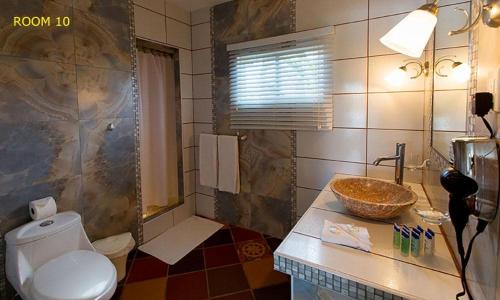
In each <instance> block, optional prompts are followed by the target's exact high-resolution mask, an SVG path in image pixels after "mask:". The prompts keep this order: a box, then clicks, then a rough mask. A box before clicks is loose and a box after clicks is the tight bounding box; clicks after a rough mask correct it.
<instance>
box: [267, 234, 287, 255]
mask: <svg viewBox="0 0 500 300" xmlns="http://www.w3.org/2000/svg"><path fill="white" fill-rule="evenodd" d="M266 242H267V244H268V245H269V248H271V251H273V252H274V251H275V250H276V249H278V246H279V245H280V244H281V242H283V240H282V239H277V238H273V237H270V238H266Z"/></svg>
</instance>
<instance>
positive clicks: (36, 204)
mask: <svg viewBox="0 0 500 300" xmlns="http://www.w3.org/2000/svg"><path fill="white" fill-rule="evenodd" d="M56 213H57V206H56V201H55V200H54V198H52V197H47V198H43V199H39V200H34V201H31V202H30V216H31V218H32V219H33V220H40V219H45V218H48V217H51V216H53V215H55V214H56Z"/></svg>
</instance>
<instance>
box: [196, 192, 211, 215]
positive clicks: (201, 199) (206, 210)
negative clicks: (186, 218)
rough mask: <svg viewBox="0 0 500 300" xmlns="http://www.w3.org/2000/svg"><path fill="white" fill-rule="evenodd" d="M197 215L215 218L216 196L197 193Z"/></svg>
mask: <svg viewBox="0 0 500 300" xmlns="http://www.w3.org/2000/svg"><path fill="white" fill-rule="evenodd" d="M196 215H198V216H202V217H206V218H210V219H215V198H213V197H210V196H207V195H203V194H196Z"/></svg>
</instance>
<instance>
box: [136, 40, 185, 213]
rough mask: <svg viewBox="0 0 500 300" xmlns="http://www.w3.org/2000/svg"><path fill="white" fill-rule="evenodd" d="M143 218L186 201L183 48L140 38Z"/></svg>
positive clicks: (138, 79)
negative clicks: (181, 62) (183, 138)
mask: <svg viewBox="0 0 500 300" xmlns="http://www.w3.org/2000/svg"><path fill="white" fill-rule="evenodd" d="M137 81H138V88H139V105H138V109H139V116H140V117H139V139H140V175H141V194H142V197H141V198H142V218H143V220H144V221H147V220H150V219H152V218H154V217H156V216H159V215H161V214H163V213H165V212H167V211H169V210H171V209H173V208H175V207H177V206H179V205H182V204H183V203H184V197H183V196H184V195H183V191H184V188H183V187H184V184H183V166H182V123H181V116H180V115H181V114H180V109H181V108H180V105H181V101H180V90H179V89H180V83H179V82H180V80H179V52H178V50H177V49H173V48H169V47H166V46H163V45H158V44H155V43H151V42H148V41H144V40H140V39H138V40H137Z"/></svg>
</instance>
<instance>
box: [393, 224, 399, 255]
mask: <svg viewBox="0 0 500 300" xmlns="http://www.w3.org/2000/svg"><path fill="white" fill-rule="evenodd" d="M392 245H393V246H394V248H395V249H399V248H401V228H400V227H399V225H398V224H394V231H393V235H392Z"/></svg>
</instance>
